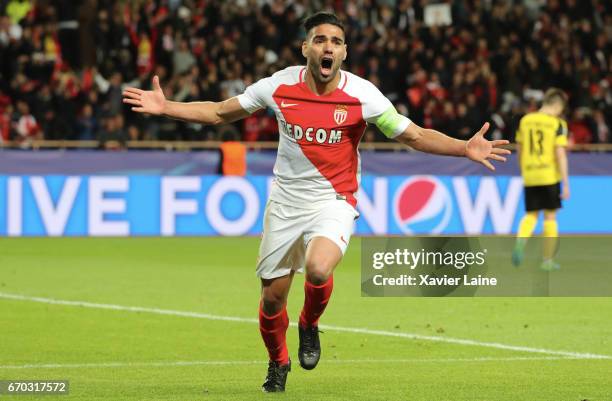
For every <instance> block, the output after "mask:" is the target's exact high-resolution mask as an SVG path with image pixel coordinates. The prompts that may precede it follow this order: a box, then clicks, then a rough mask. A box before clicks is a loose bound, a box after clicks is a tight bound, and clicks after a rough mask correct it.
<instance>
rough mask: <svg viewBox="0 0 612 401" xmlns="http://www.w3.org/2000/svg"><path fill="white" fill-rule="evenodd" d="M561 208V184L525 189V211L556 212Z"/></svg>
mask: <svg viewBox="0 0 612 401" xmlns="http://www.w3.org/2000/svg"><path fill="white" fill-rule="evenodd" d="M560 208H561V183H556V184H552V185H538V186H535V187H525V210H527V211H528V212H534V211H536V210H556V209H560Z"/></svg>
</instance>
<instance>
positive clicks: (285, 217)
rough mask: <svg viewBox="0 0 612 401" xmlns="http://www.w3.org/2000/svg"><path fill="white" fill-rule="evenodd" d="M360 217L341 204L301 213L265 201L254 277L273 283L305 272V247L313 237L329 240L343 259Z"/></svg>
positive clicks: (325, 205)
mask: <svg viewBox="0 0 612 401" xmlns="http://www.w3.org/2000/svg"><path fill="white" fill-rule="evenodd" d="M358 216H359V213H357V211H356V210H355V208H353V207H352V206H351V205H350V204H348V203H347V202H346V201H344V200H337V201H330V202H328V203H325V204H324V205H322V207H321V208H317V209H300V208H295V207H292V206H288V205H285V204H281V203H278V202H275V201H273V200H270V201H268V204H267V205H266V210H265V213H264V222H263V234H262V239H261V245H260V246H259V258H258V260H257V271H256V273H257V276H258V277H261V278H263V279H273V278H276V277H282V276H286V275H288V274H289V273H291V271H297V272H299V273H303V272H304V262H305V256H306V247H307V246H308V243H309V242H310V240H311V239H313V238H314V237H325V238H329V239H330V240H332V241H333V242H334V243H335V244H336V245H338V247H339V248H340V250H341V251H342V254H343V255H344V252H345V251H346V248H347V246H348V243H349V240H350V238H351V235H352V234H353V229H354V227H355V219H356V218H357V217H358Z"/></svg>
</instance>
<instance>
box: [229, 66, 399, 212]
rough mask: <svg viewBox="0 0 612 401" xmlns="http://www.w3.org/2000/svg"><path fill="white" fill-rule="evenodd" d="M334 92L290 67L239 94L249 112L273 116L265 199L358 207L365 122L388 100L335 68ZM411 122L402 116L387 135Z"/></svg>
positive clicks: (386, 105) (299, 204)
mask: <svg viewBox="0 0 612 401" xmlns="http://www.w3.org/2000/svg"><path fill="white" fill-rule="evenodd" d="M339 74H340V82H339V84H338V87H337V88H336V90H334V91H333V92H331V93H329V94H327V95H323V96H319V95H317V94H315V93H314V92H313V91H312V90H311V89H310V88H309V87H308V85H306V83H305V82H304V78H305V75H306V67H304V66H295V67H289V68H286V69H284V70H282V71H279V72H277V73H275V74H274V75H272V76H270V77H268V78H264V79H261V80H259V81H257V82H256V83H254V84H253V85H251V86H249V87H248V88H247V89H246V91H245V92H244V93H243V94H242V95H240V96H238V100H239V102H240V105H241V106H242V108H243V109H245V110H246V111H247V112H249V113H253V112H255V111H256V110H258V109H261V108H264V107H270V108H271V109H272V110H274V113H275V114H276V119H277V120H278V131H279V143H278V154H277V158H276V164H275V165H274V175H275V176H276V179H275V181H274V183H275V185H274V186H273V188H272V191H271V194H270V199H272V200H274V201H276V202H279V203H282V204H288V205H294V206H297V207H301V208H317V207H319V205H321V203H323V202H327V201H330V200H335V199H345V200H346V201H347V202H348V203H350V204H351V205H352V206H353V207H356V205H357V199H356V197H355V196H356V193H357V189H358V187H359V179H360V158H359V151H358V150H357V147H358V145H359V141H360V140H361V137H362V135H363V133H364V131H365V128H366V124H367V123H368V122H369V123H375V122H376V119H377V118H378V117H380V116H381V115H382V114H383V113H385V112H386V111H387V110H389V109H392V108H393V105H392V104H391V102H390V101H389V100H388V99H387V98H386V97H385V96H384V95H383V94H382V93H381V92H380V91H379V90H378V89H377V88H376V87H375V86H374V85H373V84H372V83H371V82H369V81H367V80H365V79H362V78H360V77H358V76H356V75H354V74H351V73H349V72H346V71H339ZM408 124H410V120H408V119H407V118H403V119H402V120H401V122H400V123H399V124H398V125H397V126H396V127H395V128H394V130H393V131H394V132H393V134H392V136H396V135H399V134H400V133H402V132H403V131H404V130H405V129H406V127H407V126H408Z"/></svg>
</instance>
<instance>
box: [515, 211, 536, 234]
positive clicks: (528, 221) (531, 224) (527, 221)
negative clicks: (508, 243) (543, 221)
mask: <svg viewBox="0 0 612 401" xmlns="http://www.w3.org/2000/svg"><path fill="white" fill-rule="evenodd" d="M537 222H538V212H528V213H527V214H526V215H525V216H523V218H522V219H521V224H519V230H518V237H519V238H529V237H531V234H533V230H534V229H535V226H536V224H537Z"/></svg>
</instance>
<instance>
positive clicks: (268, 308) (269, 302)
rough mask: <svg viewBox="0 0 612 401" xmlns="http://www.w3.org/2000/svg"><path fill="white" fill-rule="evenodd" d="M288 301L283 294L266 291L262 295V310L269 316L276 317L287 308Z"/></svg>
mask: <svg viewBox="0 0 612 401" xmlns="http://www.w3.org/2000/svg"><path fill="white" fill-rule="evenodd" d="M285 302H286V299H285V297H284V296H282V295H281V294H276V293H274V292H272V291H268V292H266V291H264V292H263V294H262V295H261V308H262V309H263V312H264V313H265V314H266V315H268V316H271V315H276V314H277V313H278V312H280V311H281V310H282V309H283V306H285Z"/></svg>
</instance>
